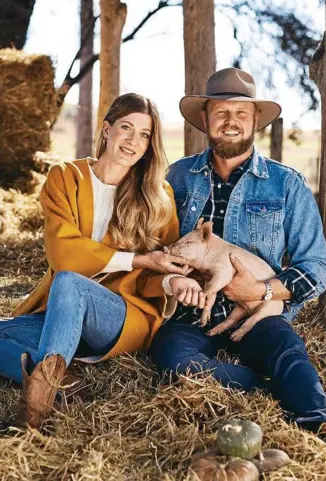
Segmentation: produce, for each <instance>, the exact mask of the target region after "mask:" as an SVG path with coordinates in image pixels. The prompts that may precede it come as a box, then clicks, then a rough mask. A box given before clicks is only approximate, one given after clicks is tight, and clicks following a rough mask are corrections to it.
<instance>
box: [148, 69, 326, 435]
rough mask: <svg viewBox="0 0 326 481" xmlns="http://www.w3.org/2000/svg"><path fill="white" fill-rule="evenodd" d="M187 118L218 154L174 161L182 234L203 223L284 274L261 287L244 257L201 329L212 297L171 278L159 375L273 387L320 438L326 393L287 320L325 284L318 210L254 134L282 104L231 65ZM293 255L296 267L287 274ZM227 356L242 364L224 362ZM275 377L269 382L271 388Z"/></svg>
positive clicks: (184, 109)
mask: <svg viewBox="0 0 326 481" xmlns="http://www.w3.org/2000/svg"><path fill="white" fill-rule="evenodd" d="M180 110H181V113H182V115H183V116H184V117H185V119H186V120H188V122H190V123H191V124H192V125H193V126H195V127H196V128H198V129H199V130H201V131H202V132H205V133H206V135H207V140H208V144H209V148H208V149H207V150H206V151H205V152H203V153H201V154H196V155H193V156H190V157H186V158H183V159H181V160H179V161H178V162H176V163H175V164H173V165H172V166H171V169H170V171H169V174H168V177H167V180H168V181H169V182H170V184H171V185H172V187H173V189H174V193H175V198H176V203H177V209H178V215H179V220H180V230H181V236H183V235H185V234H187V233H188V232H190V231H191V230H193V229H194V228H195V226H196V224H197V221H198V219H199V218H200V217H204V219H205V221H206V220H209V221H212V222H213V230H214V233H215V234H218V235H219V236H221V237H223V238H224V239H225V240H226V241H228V242H231V243H233V244H236V245H238V246H240V247H243V248H244V249H247V250H249V251H251V252H253V253H254V254H256V255H258V256H260V257H261V258H263V259H264V260H265V261H266V262H268V263H269V264H270V266H271V267H272V268H273V269H274V270H275V272H276V273H277V275H276V277H275V278H273V279H270V280H269V281H265V282H263V281H258V280H257V279H256V278H255V277H254V276H253V275H252V274H251V273H250V272H249V271H248V270H247V269H246V268H245V267H244V266H243V265H242V264H241V263H240V261H239V260H237V259H231V261H232V263H233V266H234V267H235V269H236V275H235V276H234V278H233V280H232V282H231V283H230V284H229V285H228V286H227V287H226V288H225V289H224V292H220V293H219V294H218V296H217V299H216V301H215V304H214V307H213V311H212V316H211V318H212V322H211V325H210V326H208V327H207V328H200V327H199V326H198V319H199V317H200V309H201V308H203V306H204V302H205V297H204V295H203V293H202V292H201V287H200V286H199V284H198V283H197V282H196V281H195V280H194V279H190V278H186V277H180V276H178V277H177V276H173V275H170V276H167V277H166V278H165V279H164V281H163V287H164V289H165V291H166V293H167V294H170V295H173V296H174V298H175V299H176V300H177V301H179V305H178V307H177V309H176V312H175V313H174V315H173V316H172V318H170V319H169V320H168V321H167V322H166V323H165V324H164V326H163V327H162V328H161V329H160V330H159V332H158V334H157V336H156V338H155V339H154V342H153V345H152V349H151V351H152V358H153V361H154V362H155V363H156V365H157V367H158V368H159V369H160V370H164V369H172V370H173V371H178V372H185V371H186V370H187V369H189V370H190V371H191V372H196V371H198V370H203V369H204V370H207V369H209V370H211V373H212V375H213V376H214V377H215V378H216V379H217V380H219V381H220V382H221V383H222V384H223V385H224V386H230V387H240V388H242V389H245V390H246V391H251V390H252V389H254V388H265V389H266V390H268V391H269V392H271V393H272V394H273V395H274V396H275V397H276V398H277V399H279V400H280V404H281V406H282V408H283V409H284V410H285V411H287V413H288V416H289V418H290V419H291V420H294V421H296V422H297V423H298V424H300V425H302V426H303V427H305V428H306V429H311V430H313V431H317V430H318V429H319V427H320V425H321V423H323V422H325V421H326V396H325V393H324V392H323V389H322V386H321V384H320V381H319V378H318V375H317V372H316V370H315V368H314V367H313V366H312V364H311V363H310V361H309V359H308V356H307V353H306V350H305V346H304V343H303V341H302V339H300V337H299V336H297V334H295V332H294V331H293V329H292V327H291V326H290V324H289V322H288V321H291V320H293V319H294V317H295V315H296V314H297V313H298V312H299V310H300V309H301V308H302V306H303V303H304V302H305V301H307V300H310V299H313V298H314V297H316V296H319V295H320V294H321V293H322V292H323V291H324V290H325V287H326V246H325V238H324V235H323V228H322V223H321V219H320V215H319V211H318V208H317V205H316V203H315V200H314V197H313V195H312V192H311V190H310V188H309V187H308V186H307V184H306V181H305V179H304V177H303V176H302V175H301V174H300V173H298V172H296V171H295V170H294V169H292V168H290V167H287V166H285V165H283V164H280V163H278V162H276V161H273V160H271V159H266V158H264V157H263V156H262V155H260V154H259V153H258V152H257V151H256V149H255V148H254V145H253V143H254V137H255V133H256V132H257V131H259V130H261V129H262V128H264V127H266V126H267V125H269V124H270V123H271V122H273V121H274V120H275V119H276V118H277V117H278V116H279V115H280V112H281V107H280V106H279V105H278V104H277V103H275V102H271V101H264V100H259V99H257V98H256V91H255V83H254V80H253V78H252V77H251V76H250V75H249V74H248V73H246V72H244V71H242V70H239V69H235V68H227V69H224V70H220V71H218V72H216V73H215V74H213V75H212V76H211V77H210V79H209V80H208V83H207V90H206V94H205V95H192V96H186V97H184V98H183V99H182V100H181V102H180ZM285 250H287V252H288V254H289V257H290V259H291V263H290V266H289V267H287V268H286V269H284V270H282V267H281V260H282V256H283V254H284V252H285ZM269 299H281V300H283V301H284V309H283V312H282V313H281V312H275V313H274V314H275V315H273V316H270V317H268V318H265V319H260V317H259V316H251V315H249V314H248V316H249V317H250V319H249V320H243V319H242V320H239V319H236V318H235V319H234V318H232V315H231V316H230V313H231V312H232V310H233V308H234V306H235V302H237V303H238V304H240V305H242V306H244V307H246V302H247V301H253V300H266V301H267V300H269ZM219 349H225V350H227V351H228V352H230V353H231V354H235V355H237V356H239V357H240V360H241V362H242V365H234V364H231V363H222V362H219V361H218V360H217V359H216V354H217V352H218V350H219ZM266 377H267V378H269V379H270V380H269V381H267V380H266Z"/></svg>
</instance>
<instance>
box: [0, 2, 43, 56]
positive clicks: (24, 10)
mask: <svg viewBox="0 0 326 481" xmlns="http://www.w3.org/2000/svg"><path fill="white" fill-rule="evenodd" d="M34 4H35V0H1V2H0V48H16V49H17V50H22V48H23V47H24V45H25V42H26V36H27V30H28V26H29V22H30V19H31V16H32V13H33V8H34Z"/></svg>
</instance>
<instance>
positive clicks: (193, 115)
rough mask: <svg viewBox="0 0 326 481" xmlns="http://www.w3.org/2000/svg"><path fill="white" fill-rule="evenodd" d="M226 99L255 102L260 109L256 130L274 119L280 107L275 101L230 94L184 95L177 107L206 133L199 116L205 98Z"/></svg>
mask: <svg viewBox="0 0 326 481" xmlns="http://www.w3.org/2000/svg"><path fill="white" fill-rule="evenodd" d="M209 99H211V100H228V101H231V102H252V103H255V104H256V105H257V107H258V109H259V110H260V112H261V113H260V116H259V120H258V125H257V131H259V130H262V129H264V128H265V127H267V125H269V124H271V123H272V122H274V120H276V119H277V118H278V117H279V116H280V114H281V112H282V108H281V106H280V105H279V104H277V103H276V102H272V101H271V100H259V99H253V98H250V97H241V96H239V97H236V96H230V95H216V96H212V95H186V96H185V97H183V98H182V99H181V100H180V104H179V108H180V112H181V114H182V116H183V117H184V118H185V119H186V120H187V121H188V122H189V123H190V124H191V125H193V127H196V129H198V130H201V131H202V132H204V133H206V128H205V124H204V121H203V119H202V116H201V112H202V109H203V105H204V103H205V102H206V100H209Z"/></svg>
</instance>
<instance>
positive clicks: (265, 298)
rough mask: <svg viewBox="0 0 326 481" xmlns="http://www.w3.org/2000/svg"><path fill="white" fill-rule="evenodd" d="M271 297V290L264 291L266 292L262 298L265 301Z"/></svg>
mask: <svg viewBox="0 0 326 481" xmlns="http://www.w3.org/2000/svg"><path fill="white" fill-rule="evenodd" d="M272 297H273V293H272V292H266V294H265V295H264V300H265V301H270V300H271V299H272Z"/></svg>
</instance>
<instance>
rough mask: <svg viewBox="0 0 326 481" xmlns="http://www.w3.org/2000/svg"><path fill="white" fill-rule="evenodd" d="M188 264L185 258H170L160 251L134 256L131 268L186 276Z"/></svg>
mask: <svg viewBox="0 0 326 481" xmlns="http://www.w3.org/2000/svg"><path fill="white" fill-rule="evenodd" d="M188 263H189V261H188V259H186V258H185V257H181V256H172V255H170V254H166V253H165V252H162V251H153V252H149V253H148V254H139V255H137V254H136V255H135V256H134V259H133V263H132V266H133V267H141V268H146V269H151V270H153V271H156V272H160V273H161V274H181V275H186V274H187V273H188V272H189V269H190V268H189V266H188ZM176 264H178V265H176ZM181 266H183V267H181Z"/></svg>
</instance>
